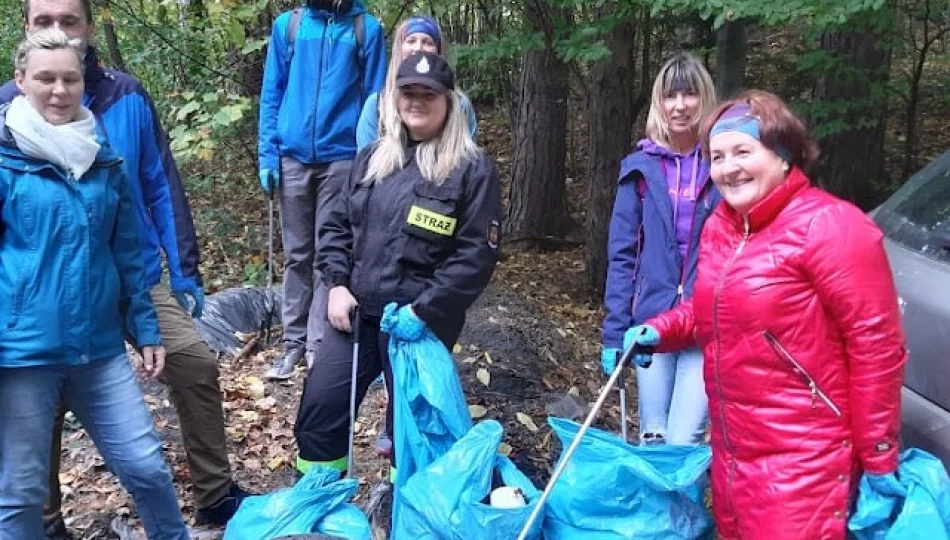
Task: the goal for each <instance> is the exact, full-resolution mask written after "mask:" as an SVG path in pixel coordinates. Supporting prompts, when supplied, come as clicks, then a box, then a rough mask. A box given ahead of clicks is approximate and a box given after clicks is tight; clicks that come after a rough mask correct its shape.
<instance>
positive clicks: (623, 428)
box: [617, 353, 630, 442]
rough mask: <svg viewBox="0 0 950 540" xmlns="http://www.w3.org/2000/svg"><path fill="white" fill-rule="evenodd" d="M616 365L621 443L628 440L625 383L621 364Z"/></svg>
mask: <svg viewBox="0 0 950 540" xmlns="http://www.w3.org/2000/svg"><path fill="white" fill-rule="evenodd" d="M618 354H619V353H618ZM617 364H618V365H619V366H620V367H621V369H620V376H619V377H617V388H619V389H620V436H621V437H623V442H628V441H629V440H630V439H628V438H627V382H626V381H625V380H624V375H623V372H624V371H625V370H624V369H623V364H621V363H620V362H617Z"/></svg>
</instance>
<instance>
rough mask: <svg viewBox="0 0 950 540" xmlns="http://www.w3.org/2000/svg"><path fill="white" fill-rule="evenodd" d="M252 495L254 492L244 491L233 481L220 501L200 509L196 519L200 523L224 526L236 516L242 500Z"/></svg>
mask: <svg viewBox="0 0 950 540" xmlns="http://www.w3.org/2000/svg"><path fill="white" fill-rule="evenodd" d="M251 495H252V493H250V492H247V491H244V490H243V489H241V487H240V486H238V485H237V484H236V483H235V482H231V487H230V488H229V489H228V492H227V493H226V494H225V495H224V497H221V498H220V499H218V502H216V503H214V504H212V505H211V506H207V507H205V508H199V509H198V511H197V512H196V513H195V521H196V522H197V523H198V525H214V526H218V527H223V526H225V525H227V524H228V521H229V520H230V519H231V518H232V517H234V513H235V512H237V510H238V507H240V506H241V502H242V501H243V500H244V499H245V498H246V497H250V496H251Z"/></svg>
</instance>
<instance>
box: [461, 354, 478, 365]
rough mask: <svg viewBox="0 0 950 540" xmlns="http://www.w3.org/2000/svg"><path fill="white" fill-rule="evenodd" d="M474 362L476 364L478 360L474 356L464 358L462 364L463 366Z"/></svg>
mask: <svg viewBox="0 0 950 540" xmlns="http://www.w3.org/2000/svg"><path fill="white" fill-rule="evenodd" d="M475 362H478V358H476V357H474V356H469V357H468V358H466V359H465V360H462V363H463V364H474V363H475Z"/></svg>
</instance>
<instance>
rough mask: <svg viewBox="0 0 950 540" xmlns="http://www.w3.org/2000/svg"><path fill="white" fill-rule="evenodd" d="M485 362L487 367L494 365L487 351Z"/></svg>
mask: <svg viewBox="0 0 950 540" xmlns="http://www.w3.org/2000/svg"><path fill="white" fill-rule="evenodd" d="M485 361H486V362H488V365H491V364H493V363H494V362H493V361H492V359H491V355H490V354H488V351H485Z"/></svg>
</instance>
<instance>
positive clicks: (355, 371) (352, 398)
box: [346, 308, 360, 478]
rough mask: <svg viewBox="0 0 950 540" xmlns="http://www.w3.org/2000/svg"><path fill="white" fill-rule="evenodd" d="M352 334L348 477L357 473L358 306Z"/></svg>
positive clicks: (347, 455) (354, 312)
mask: <svg viewBox="0 0 950 540" xmlns="http://www.w3.org/2000/svg"><path fill="white" fill-rule="evenodd" d="M350 328H351V335H352V336H353V367H352V370H351V371H350V442H349V446H348V447H347V452H346V477H347V478H353V476H354V475H355V474H356V473H355V472H354V471H353V466H354V463H355V462H354V459H353V443H354V441H355V438H356V413H357V411H356V377H357V375H358V373H359V365H360V310H359V308H356V309H355V310H354V311H353V322H352V323H351V324H350Z"/></svg>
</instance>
